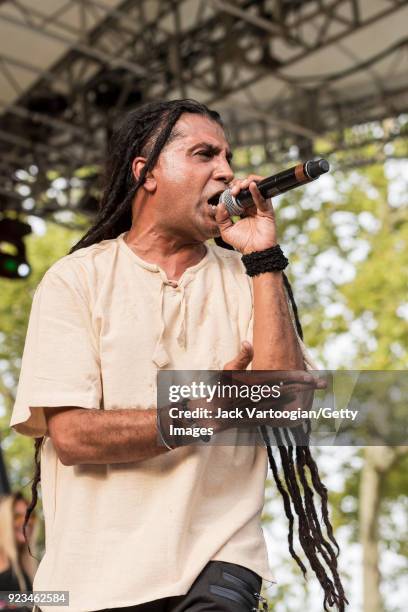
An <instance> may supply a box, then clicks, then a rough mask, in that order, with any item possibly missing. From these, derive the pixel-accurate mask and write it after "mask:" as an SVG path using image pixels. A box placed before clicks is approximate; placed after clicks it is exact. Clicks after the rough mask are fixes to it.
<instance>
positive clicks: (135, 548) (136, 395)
mask: <svg viewBox="0 0 408 612" xmlns="http://www.w3.org/2000/svg"><path fill="white" fill-rule="evenodd" d="M206 247H207V253H206V255H205V256H204V258H203V259H202V260H201V261H200V262H199V263H198V264H197V265H195V266H193V267H190V268H188V269H187V270H186V271H185V272H184V274H183V275H182V277H181V278H180V279H179V281H178V283H171V282H170V281H169V280H168V279H167V277H166V274H165V273H164V271H163V270H162V269H160V268H159V267H158V266H157V265H155V264H150V263H147V262H145V261H143V260H142V259H141V258H139V257H138V256H137V255H136V254H135V253H134V252H133V251H132V250H131V249H130V248H129V247H128V246H127V244H126V243H125V242H124V240H123V234H121V235H120V236H119V237H118V238H116V239H112V240H104V241H102V242H100V243H98V244H95V245H92V246H90V247H87V248H84V249H80V250H78V251H76V252H75V253H73V254H71V255H68V256H66V257H63V258H62V259H61V260H59V261H58V262H57V263H56V264H54V265H53V266H52V267H51V268H50V269H49V270H48V271H47V273H46V274H45V275H44V277H43V279H42V281H41V283H40V284H39V286H38V288H37V290H36V292H35V295H34V299H33V304H32V310H31V315H30V320H29V326H28V331H27V337H26V343H25V348H24V355H23V361H22V368H21V373H20V381H19V386H18V392H17V398H16V403H15V406H14V410H13V414H12V419H11V425H12V426H13V427H14V428H15V429H16V430H17V431H18V432H20V433H22V434H25V435H28V436H43V435H45V436H46V437H45V439H44V443H43V446H42V452H41V483H42V499H43V508H44V516H45V540H46V541H45V545H46V549H45V554H44V557H43V558H42V560H41V563H40V565H39V568H38V571H37V574H36V576H35V579H34V589H35V590H67V591H69V593H70V605H69V608H68V609H69V610H70V611H73V612H74V611H75V612H80V611H81V612H88V611H93V610H99V609H103V608H120V607H125V606H131V605H136V604H141V603H143V602H146V601H151V600H155V599H159V598H162V597H167V596H173V595H182V594H185V593H186V592H187V591H188V589H189V588H190V586H191V585H192V583H193V582H194V580H195V578H196V577H197V576H198V574H199V573H200V572H201V570H202V569H203V568H204V566H205V565H206V563H207V562H208V561H209V560H222V561H229V562H232V563H238V564H240V565H243V566H245V567H248V568H249V569H252V570H253V571H255V572H256V573H258V574H259V575H261V576H262V577H263V578H264V579H265V580H270V581H273V576H272V575H271V572H270V569H269V565H268V559H267V551H266V546H265V541H264V537H263V533H262V528H261V512H262V507H263V503H264V488H265V478H266V474H267V454H266V450H265V449H264V448H262V447H260V446H219V445H211V444H209V445H206V446H194V447H183V448H179V449H176V450H173V451H171V452H168V453H166V454H162V455H160V456H157V457H155V458H153V459H148V460H145V461H142V462H138V463H124V464H108V465H78V466H64V465H63V464H62V463H61V462H60V461H59V459H58V457H57V454H56V452H55V449H54V446H53V443H52V441H51V439H50V438H49V437H48V436H47V430H46V423H45V418H44V412H43V407H58V406H77V407H81V408H87V409H90V410H92V409H104V410H115V409H118V408H131V409H139V410H143V409H145V408H148V407H151V406H155V405H156V376H157V371H158V369H160V368H163V369H175V370H180V369H181V370H182V369H185V370H200V369H201V370H204V369H208V370H216V369H222V367H223V365H224V364H225V363H226V362H227V361H229V360H230V359H232V358H233V357H234V356H235V355H236V354H237V353H238V352H239V348H240V342H241V341H242V340H244V339H248V340H251V341H252V312H253V302H252V282H251V280H250V278H249V277H248V276H247V275H246V274H245V272H244V269H243V265H242V263H241V257H240V254H239V253H236V252H233V251H227V250H225V249H222V248H220V247H217V246H215V245H210V244H207V245H206ZM174 284H175V285H176V286H173V285H174ZM54 609H55V610H56V611H59V610H61V608H59V607H52V606H51V607H49V606H47V608H46V610H50V611H52V610H54ZM62 609H67V608H62Z"/></svg>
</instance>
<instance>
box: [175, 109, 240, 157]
mask: <svg viewBox="0 0 408 612" xmlns="http://www.w3.org/2000/svg"><path fill="white" fill-rule="evenodd" d="M174 129H175V131H176V133H177V135H178V136H177V138H176V139H175V140H174V141H173V144H174V145H175V146H177V145H179V146H180V145H182V146H183V147H185V146H191V145H192V144H194V142H208V144H211V145H214V146H216V147H221V148H223V149H228V148H229V144H228V141H227V139H226V136H225V132H224V130H223V129H222V127H221V126H220V125H219V124H218V123H216V121H213V120H212V119H210V118H208V117H204V116H202V115H194V114H191V113H185V114H184V115H181V117H180V119H179V120H178V121H177V123H176V125H175V127H174Z"/></svg>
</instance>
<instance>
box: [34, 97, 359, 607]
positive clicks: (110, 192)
mask: <svg viewBox="0 0 408 612" xmlns="http://www.w3.org/2000/svg"><path fill="white" fill-rule="evenodd" d="M183 113H192V114H198V115H202V116H205V117H208V118H209V119H211V120H212V121H215V122H217V123H218V124H219V125H220V126H221V127H223V124H222V121H221V118H220V116H219V114H218V113H217V112H215V111H213V110H210V109H209V108H207V107H206V106H205V105H203V104H200V103H199V102H196V101H195V100H189V99H184V100H172V101H166V102H152V103H149V104H146V105H144V106H142V107H140V108H138V109H136V110H133V111H131V112H130V113H128V114H127V116H126V117H125V119H124V120H123V122H122V123H121V125H120V126H119V128H118V129H117V130H116V131H115V133H114V135H113V138H112V140H111V144H110V148H109V155H108V162H107V165H106V171H105V180H104V189H103V193H102V199H101V202H100V207H99V210H98V214H97V216H96V220H95V223H94V225H93V226H92V227H91V228H90V229H89V230H88V232H87V233H86V234H85V235H84V236H83V237H82V238H81V240H79V242H77V243H76V244H75V245H74V246H73V247H72V249H71V250H70V251H69V252H70V253H73V252H74V251H76V250H78V249H81V248H85V247H88V246H91V245H92V244H95V243H98V242H101V241H102V240H108V239H112V238H116V237H117V236H118V235H119V234H121V233H122V232H125V231H127V230H128V229H130V227H131V225H132V202H133V200H134V197H135V195H136V192H137V190H138V189H139V187H140V186H141V185H143V183H144V181H145V178H146V175H147V173H148V172H149V171H150V170H152V169H153V168H154V166H155V165H156V163H157V160H158V158H159V155H160V153H161V151H162V150H163V148H164V147H165V146H166V145H167V144H169V143H170V142H171V141H172V140H174V139H175V138H177V137H178V135H179V134H178V132H177V128H176V129H175V125H176V123H177V121H178V119H179V118H180V116H181V115H182V114H183ZM139 155H142V156H143V157H146V164H145V165H144V167H143V169H142V171H141V173H140V177H139V179H135V177H134V175H133V172H132V162H133V160H134V159H135V157H137V156H139ZM215 241H216V243H217V244H218V245H219V246H222V247H224V248H232V247H231V246H230V245H227V244H226V243H225V242H224V241H223V240H222V239H221V238H216V239H215ZM284 283H285V287H286V290H287V293H288V296H289V299H290V302H291V305H292V309H293V312H294V317H295V324H296V329H297V332H298V334H299V336H300V338H302V339H303V332H302V326H301V324H300V320H299V315H298V310H297V306H296V303H295V299H294V296H293V292H292V289H291V286H290V283H289V281H288V279H287V277H286V275H284ZM271 429H272V432H273V435H274V438H275V442H276V446H277V448H278V452H279V455H280V462H281V467H282V472H283V480H282V478H281V476H280V474H279V470H278V467H277V463H276V461H275V457H274V454H273V452H272V448H271V442H270V439H269V434H268V431H267V429H266V427H264V426H263V427H261V433H262V437H263V440H264V442H265V445H266V448H267V454H268V459H269V464H270V468H271V471H272V474H273V477H274V480H275V483H276V486H277V488H278V491H279V492H280V494H281V496H282V500H283V507H284V510H285V514H286V516H287V518H288V522H289V531H288V544H289V551H290V554H291V556H292V557H293V559H294V560H295V561H296V563H297V565H298V566H299V567H300V569H301V571H302V573H303V575H304V576H306V572H307V570H306V567H305V565H304V563H303V562H302V560H301V559H300V557H299V556H298V554H297V553H296V551H295V547H294V524H295V516H294V513H295V514H296V516H297V519H298V525H299V527H298V536H299V541H300V544H301V547H302V549H303V551H304V554H305V555H306V557H307V559H308V561H309V563H310V566H311V567H312V569H313V571H314V573H315V574H316V576H317V579H318V580H319V582H320V584H321V586H322V588H323V591H324V609H325V610H326V611H327V610H328V606H329V607H333V606H336V607H337V609H338V610H339V612H344V609H345V604H346V603H348V601H347V599H346V596H345V594H344V590H343V586H342V583H341V580H340V577H339V574H338V568H337V556H338V554H339V547H338V544H337V542H336V540H335V537H334V534H333V529H332V526H331V523H330V519H329V512H328V496H327V489H326V487H325V486H324V484H323V483H322V481H321V479H320V476H319V470H318V467H317V465H316V462H315V461H314V459H313V457H312V455H311V453H310V449H309V446H308V444H307V443H306V444H305V436H306V440H307V441H308V436H309V433H310V424H308V425H307V429H306V431H304V430H303V428H302V427H301V426H300V427H294V428H291V429H288V428H285V427H273V428H271ZM43 440H44V438H36V440H35V455H34V462H35V474H34V477H33V481H32V487H31V491H32V499H31V503H30V504H29V506H28V508H27V512H26V516H25V523H24V533H25V529H26V525H27V523H28V520H29V517H30V515H31V513H32V511H33V509H34V508H35V506H36V503H37V486H38V483H39V482H40V481H41V464H40V451H41V446H42V442H43ZM306 470H308V474H309V477H308V474H307V471H306ZM315 493H317V494H318V496H319V498H320V505H321V513H322V517H323V524H324V528H325V531H326V535H325V534H324V533H323V531H322V526H321V521H320V520H319V517H318V514H317V511H316V507H315V502H314V495H315ZM327 568H328V569H329V570H330V575H328V574H327Z"/></svg>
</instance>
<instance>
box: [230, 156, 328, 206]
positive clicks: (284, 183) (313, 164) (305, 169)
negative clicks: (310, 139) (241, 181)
mask: <svg viewBox="0 0 408 612" xmlns="http://www.w3.org/2000/svg"><path fill="white" fill-rule="evenodd" d="M329 169H330V166H329V162H328V161H327V160H326V159H318V160H316V161H313V160H309V161H307V162H305V163H304V164H298V165H297V166H293V168H289V169H288V170H283V172H279V173H278V174H274V175H273V176H269V177H268V178H266V179H263V180H262V181H260V182H259V183H257V187H258V189H259V191H260V192H261V194H262V195H263V197H264V198H265V199H267V198H271V197H272V196H276V195H279V194H281V193H285V192H286V191H289V190H290V189H294V188H295V187H300V186H301V185H305V184H306V183H311V182H312V181H315V180H316V179H317V178H319V176H321V175H322V174H324V173H325V172H328V171H329ZM222 203H224V204H225V207H226V209H227V211H228V212H229V215H230V217H232V216H234V215H242V213H243V212H244V210H245V209H246V208H250V207H251V206H253V205H254V201H253V199H252V194H251V192H250V191H249V189H243V190H242V191H240V192H239V194H238V195H237V196H236V197H235V198H234V196H233V195H231V190H230V189H226V190H225V191H223V192H222V194H221V195H220V199H219V201H218V204H222Z"/></svg>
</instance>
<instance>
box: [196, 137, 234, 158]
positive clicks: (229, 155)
mask: <svg viewBox="0 0 408 612" xmlns="http://www.w3.org/2000/svg"><path fill="white" fill-rule="evenodd" d="M199 147H203V148H205V149H207V151H209V152H211V153H213V155H218V153H220V152H221V151H222V149H221V148H220V147H217V146H215V145H213V144H211V143H209V142H204V141H203V142H196V143H195V144H194V145H193V146H192V147H190V148H189V149H188V152H189V153H191V151H194V149H196V148H199ZM226 158H227V160H228V162H230V161H231V160H232V158H233V154H232V151H231V149H227V154H226Z"/></svg>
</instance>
